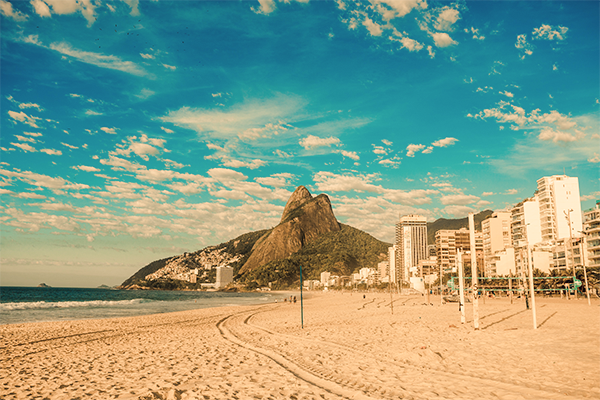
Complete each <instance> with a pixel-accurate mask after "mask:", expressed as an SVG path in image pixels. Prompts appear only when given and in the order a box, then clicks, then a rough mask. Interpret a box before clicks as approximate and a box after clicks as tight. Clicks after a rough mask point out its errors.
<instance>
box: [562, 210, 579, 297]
mask: <svg viewBox="0 0 600 400" xmlns="http://www.w3.org/2000/svg"><path fill="white" fill-rule="evenodd" d="M572 212H573V209H572V208H569V209H568V210H566V211H563V213H564V214H565V218H566V219H567V220H568V221H569V247H570V248H571V265H572V266H573V292H575V300H577V288H576V287H575V279H577V276H576V274H575V255H574V254H573V232H572V230H571V213H572ZM565 250H566V246H565ZM565 261H566V254H565Z"/></svg>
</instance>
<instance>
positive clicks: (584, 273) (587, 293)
mask: <svg viewBox="0 0 600 400" xmlns="http://www.w3.org/2000/svg"><path fill="white" fill-rule="evenodd" d="M583 235H584V236H582V238H581V251H580V253H581V264H582V265H583V277H584V278H585V294H586V295H587V299H588V306H591V305H592V303H591V302H590V287H589V286H588V279H587V271H586V268H585V255H586V252H587V250H586V247H587V246H586V245H585V242H586V240H585V232H583Z"/></svg>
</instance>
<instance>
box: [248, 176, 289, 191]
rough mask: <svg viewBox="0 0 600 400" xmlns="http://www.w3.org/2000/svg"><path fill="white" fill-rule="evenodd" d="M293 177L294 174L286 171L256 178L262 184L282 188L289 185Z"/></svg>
mask: <svg viewBox="0 0 600 400" xmlns="http://www.w3.org/2000/svg"><path fill="white" fill-rule="evenodd" d="M292 178H294V176H293V175H292V174H290V173H286V172H284V173H280V174H273V175H271V176H269V177H264V178H256V179H254V180H255V181H256V182H258V183H260V184H261V185H265V186H273V187H278V188H280V187H284V186H287V185H288V184H289V181H290V180H291V179H292Z"/></svg>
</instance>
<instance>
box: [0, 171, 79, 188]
mask: <svg viewBox="0 0 600 400" xmlns="http://www.w3.org/2000/svg"><path fill="white" fill-rule="evenodd" d="M0 175H4V176H6V177H8V178H17V179H20V180H21V181H23V182H26V183H28V184H30V185H32V186H37V187H43V188H47V189H50V190H53V191H56V190H81V189H89V186H88V185H85V184H81V183H71V182H69V181H67V180H65V179H63V178H61V177H57V178H53V177H51V176H47V175H42V174H37V173H35V172H30V171H7V170H4V169H0Z"/></svg>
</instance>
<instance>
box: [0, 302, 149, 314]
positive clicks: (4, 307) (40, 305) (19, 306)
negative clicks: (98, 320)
mask: <svg viewBox="0 0 600 400" xmlns="http://www.w3.org/2000/svg"><path fill="white" fill-rule="evenodd" d="M149 301H151V300H148V299H131V300H115V301H107V300H91V301H57V302H45V301H33V302H26V303H3V304H0V311H13V310H42V309H48V308H75V307H114V306H127V305H132V304H140V303H147V302H149Z"/></svg>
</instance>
